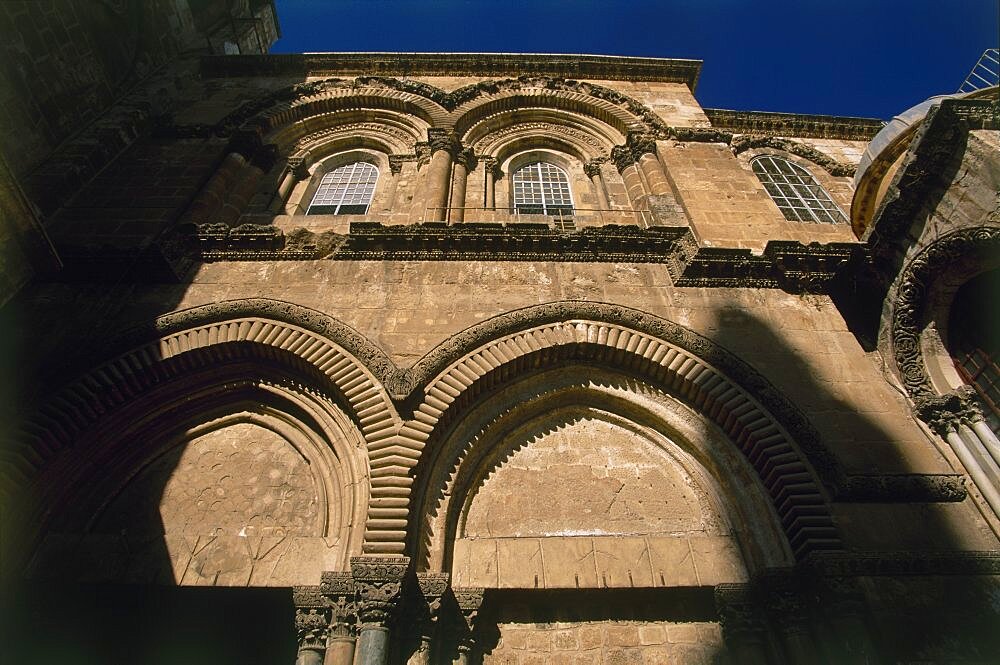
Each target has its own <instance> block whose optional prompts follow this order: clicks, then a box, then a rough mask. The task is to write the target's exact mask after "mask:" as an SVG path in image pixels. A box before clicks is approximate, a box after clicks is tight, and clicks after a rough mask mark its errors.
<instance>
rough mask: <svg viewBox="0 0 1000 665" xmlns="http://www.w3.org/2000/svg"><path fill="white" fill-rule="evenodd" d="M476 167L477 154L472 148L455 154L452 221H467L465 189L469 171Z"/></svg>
mask: <svg viewBox="0 0 1000 665" xmlns="http://www.w3.org/2000/svg"><path fill="white" fill-rule="evenodd" d="M475 168H476V156H475V155H474V154H473V152H472V148H465V149H464V150H461V151H459V152H458V154H456V155H455V169H454V175H453V176H452V181H451V210H450V211H449V213H450V214H449V220H450V221H451V222H452V223H461V222H464V221H465V189H466V186H467V185H468V182H469V171H472V170H473V169H475Z"/></svg>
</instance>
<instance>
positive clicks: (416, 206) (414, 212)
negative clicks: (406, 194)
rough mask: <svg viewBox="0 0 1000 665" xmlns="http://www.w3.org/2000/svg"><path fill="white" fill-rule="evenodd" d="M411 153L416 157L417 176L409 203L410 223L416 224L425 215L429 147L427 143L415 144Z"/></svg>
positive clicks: (429, 156)
mask: <svg viewBox="0 0 1000 665" xmlns="http://www.w3.org/2000/svg"><path fill="white" fill-rule="evenodd" d="M413 152H414V153H415V154H416V156H417V174H416V183H415V187H414V191H413V199H412V200H411V201H410V221H411V222H416V221H420V220H423V219H424V217H425V216H426V214H427V210H426V209H425V208H424V206H425V205H426V203H427V191H428V184H427V165H428V164H429V163H430V161H431V146H430V144H429V143H423V142H421V143H416V144H414V146H413Z"/></svg>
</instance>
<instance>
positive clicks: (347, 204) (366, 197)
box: [306, 162, 378, 215]
mask: <svg viewBox="0 0 1000 665" xmlns="http://www.w3.org/2000/svg"><path fill="white" fill-rule="evenodd" d="M377 181H378V169H377V168H375V165H374V164H369V163H368V162H354V163H353V164H345V165H344V166H341V167H338V168H336V169H334V170H332V171H330V172H329V173H327V174H326V175H324V176H323V179H322V180H320V181H319V186H318V187H317V188H316V193H315V194H314V195H313V198H312V202H311V203H310V204H309V209H308V210H306V214H308V215H363V214H365V213H366V212H368V206H369V205H370V204H371V202H372V196H373V195H374V194H375V183H376V182H377Z"/></svg>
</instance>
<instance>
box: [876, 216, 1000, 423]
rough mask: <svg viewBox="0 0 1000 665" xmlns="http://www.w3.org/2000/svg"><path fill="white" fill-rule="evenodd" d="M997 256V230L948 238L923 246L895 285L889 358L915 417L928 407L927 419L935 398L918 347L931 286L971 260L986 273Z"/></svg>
mask: <svg viewBox="0 0 1000 665" xmlns="http://www.w3.org/2000/svg"><path fill="white" fill-rule="evenodd" d="M997 257H1000V227H997V226H982V227H977V228H970V229H963V230H961V231H955V232H953V233H949V234H947V235H945V236H943V237H942V238H939V239H938V240H936V241H934V242H933V243H931V244H930V245H928V246H927V247H925V248H924V249H923V250H921V251H920V253H919V254H917V255H916V256H915V257H914V258H913V259H912V260H911V261H910V262H909V264H908V265H907V266H906V268H905V269H904V270H903V272H902V274H901V275H900V277H899V279H898V281H897V286H896V288H895V297H890V298H888V299H887V300H886V302H887V303H892V304H893V305H894V306H893V309H892V319H891V328H890V330H889V338H890V341H891V344H892V355H893V358H894V359H895V361H896V368H897V370H898V372H899V375H900V377H901V378H902V381H903V385H904V386H905V387H906V390H907V392H908V393H909V394H910V397H911V398H912V399H913V400H914V402H916V404H917V407H918V413H921V412H922V411H923V410H924V406H928V407H931V408H930V409H929V410H928V413H927V414H925V415H931V414H932V413H933V411H934V409H933V404H934V403H935V401H936V400H937V398H938V393H937V391H936V390H935V389H934V386H933V384H932V382H931V378H930V376H929V374H928V372H927V366H926V359H925V358H924V354H923V345H922V343H921V337H922V335H923V329H924V326H925V324H926V323H927V322H926V318H927V307H928V304H929V303H928V301H929V298H930V295H931V292H932V291H933V289H934V285H935V283H936V282H938V281H940V280H941V279H942V276H943V275H946V274H947V273H949V272H951V271H953V270H955V269H956V267H957V266H960V265H963V264H968V263H969V262H970V261H972V262H979V263H980V265H982V266H983V267H984V269H986V268H987V267H992V266H996V265H997V263H998V258H997ZM890 296H891V294H890ZM922 417H923V416H922ZM924 419H925V420H926V419H927V418H924Z"/></svg>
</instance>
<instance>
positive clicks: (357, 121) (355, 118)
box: [270, 109, 427, 155]
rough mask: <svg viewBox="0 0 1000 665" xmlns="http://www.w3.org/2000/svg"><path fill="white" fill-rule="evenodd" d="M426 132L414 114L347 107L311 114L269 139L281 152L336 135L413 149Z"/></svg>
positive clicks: (301, 148) (295, 150)
mask: <svg viewBox="0 0 1000 665" xmlns="http://www.w3.org/2000/svg"><path fill="white" fill-rule="evenodd" d="M426 133H427V125H426V123H423V122H420V121H419V120H417V119H415V118H413V116H409V115H405V114H401V113H396V112H387V111H382V110H371V109H361V110H350V111H337V112H333V113H325V114H322V115H318V116H310V117H309V118H307V119H305V120H301V121H298V122H296V123H294V124H292V125H288V126H285V127H283V128H281V129H280V130H277V131H276V132H274V133H273V134H272V135H271V137H270V139H271V140H272V141H273V142H274V143H275V144H277V145H278V146H279V150H281V151H282V153H285V154H289V155H297V154H300V153H301V152H303V151H307V150H309V149H313V148H315V147H316V146H318V145H322V144H323V143H324V142H325V141H326V140H329V139H330V138H333V137H338V136H354V135H358V134H364V135H370V136H373V137H378V139H379V140H381V141H383V142H385V143H386V144H390V145H392V146H393V150H394V151H395V152H412V150H413V145H414V144H415V143H418V142H419V141H421V140H422V139H421V137H422V136H425V135H426Z"/></svg>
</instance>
